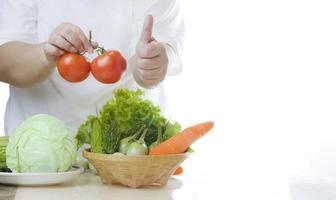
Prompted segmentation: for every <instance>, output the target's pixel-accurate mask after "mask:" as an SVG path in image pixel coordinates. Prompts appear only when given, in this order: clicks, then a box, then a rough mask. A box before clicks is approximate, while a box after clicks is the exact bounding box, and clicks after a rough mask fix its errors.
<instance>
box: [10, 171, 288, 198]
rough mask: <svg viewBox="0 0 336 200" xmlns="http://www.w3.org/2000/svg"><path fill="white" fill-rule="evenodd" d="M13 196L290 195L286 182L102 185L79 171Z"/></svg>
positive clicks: (206, 180) (176, 180)
mask: <svg viewBox="0 0 336 200" xmlns="http://www.w3.org/2000/svg"><path fill="white" fill-rule="evenodd" d="M15 199H16V200H21V199H22V200H23V199H24V200H27V199H34V200H40V199H41V200H42V199H43V200H46V199H48V200H66V199H71V200H77V199H78V200H90V199H100V200H104V199H109V200H113V199H123V200H127V199H137V200H141V199H146V200H151V199H153V200H154V199H155V200H157V199H160V200H173V199H175V200H176V199H181V200H182V199H183V200H188V199H192V200H197V199H202V200H203V199H221V200H226V199H228V200H233V199H234V200H246V199H249V200H251V199H258V200H273V199H274V200H287V199H291V198H290V194H289V190H288V184H287V183H285V182H258V183H253V182H234V181H227V182H225V181H222V180H210V179H209V178H206V177H200V176H198V178H195V177H191V176H188V174H187V175H182V176H180V177H178V178H171V179H170V181H169V183H168V185H167V186H166V187H164V188H160V189H146V188H141V189H131V188H127V187H123V186H118V185H104V184H102V183H101V182H100V178H99V176H95V175H93V174H91V173H84V174H81V175H80V176H79V177H78V178H77V179H76V180H74V181H72V182H69V183H64V184H61V185H55V186H47V187H19V188H18V190H17V193H16V198H15Z"/></svg>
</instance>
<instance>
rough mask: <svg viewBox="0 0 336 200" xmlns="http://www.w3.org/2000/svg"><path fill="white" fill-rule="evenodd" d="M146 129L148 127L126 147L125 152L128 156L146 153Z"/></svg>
mask: <svg viewBox="0 0 336 200" xmlns="http://www.w3.org/2000/svg"><path fill="white" fill-rule="evenodd" d="M147 131H148V128H146V129H145V130H144V131H143V133H142V135H141V137H140V139H139V140H137V141H135V142H133V143H131V144H130V145H129V146H128V147H127V152H126V155H128V156H138V155H147V154H148V147H147V145H146V142H145V135H146V133H147Z"/></svg>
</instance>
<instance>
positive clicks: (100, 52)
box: [97, 47, 106, 56]
mask: <svg viewBox="0 0 336 200" xmlns="http://www.w3.org/2000/svg"><path fill="white" fill-rule="evenodd" d="M105 52H106V50H105V49H104V47H97V54H98V55H99V56H100V55H103V54H104V53H105Z"/></svg>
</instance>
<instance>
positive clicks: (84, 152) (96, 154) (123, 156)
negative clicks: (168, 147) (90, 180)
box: [83, 149, 190, 158]
mask: <svg viewBox="0 0 336 200" xmlns="http://www.w3.org/2000/svg"><path fill="white" fill-rule="evenodd" d="M83 155H84V157H85V155H87V156H89V157H92V156H94V157H104V158H106V157H110V158H151V157H156V158H158V157H189V155H190V153H189V152H185V153H179V154H162V155H137V156H127V155H113V154H104V153H93V152H90V151H88V149H84V150H83Z"/></svg>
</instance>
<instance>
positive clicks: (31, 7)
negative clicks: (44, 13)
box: [0, 0, 38, 45]
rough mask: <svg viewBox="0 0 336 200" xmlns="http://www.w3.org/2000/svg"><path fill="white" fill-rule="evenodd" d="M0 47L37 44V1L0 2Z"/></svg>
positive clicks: (4, 0) (15, 0)
mask: <svg viewBox="0 0 336 200" xmlns="http://www.w3.org/2000/svg"><path fill="white" fill-rule="evenodd" d="M1 1H2V6H1V12H0V45H1V44H3V43H5V42H9V41H22V42H27V43H36V42H37V12H38V10H37V0H1Z"/></svg>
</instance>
